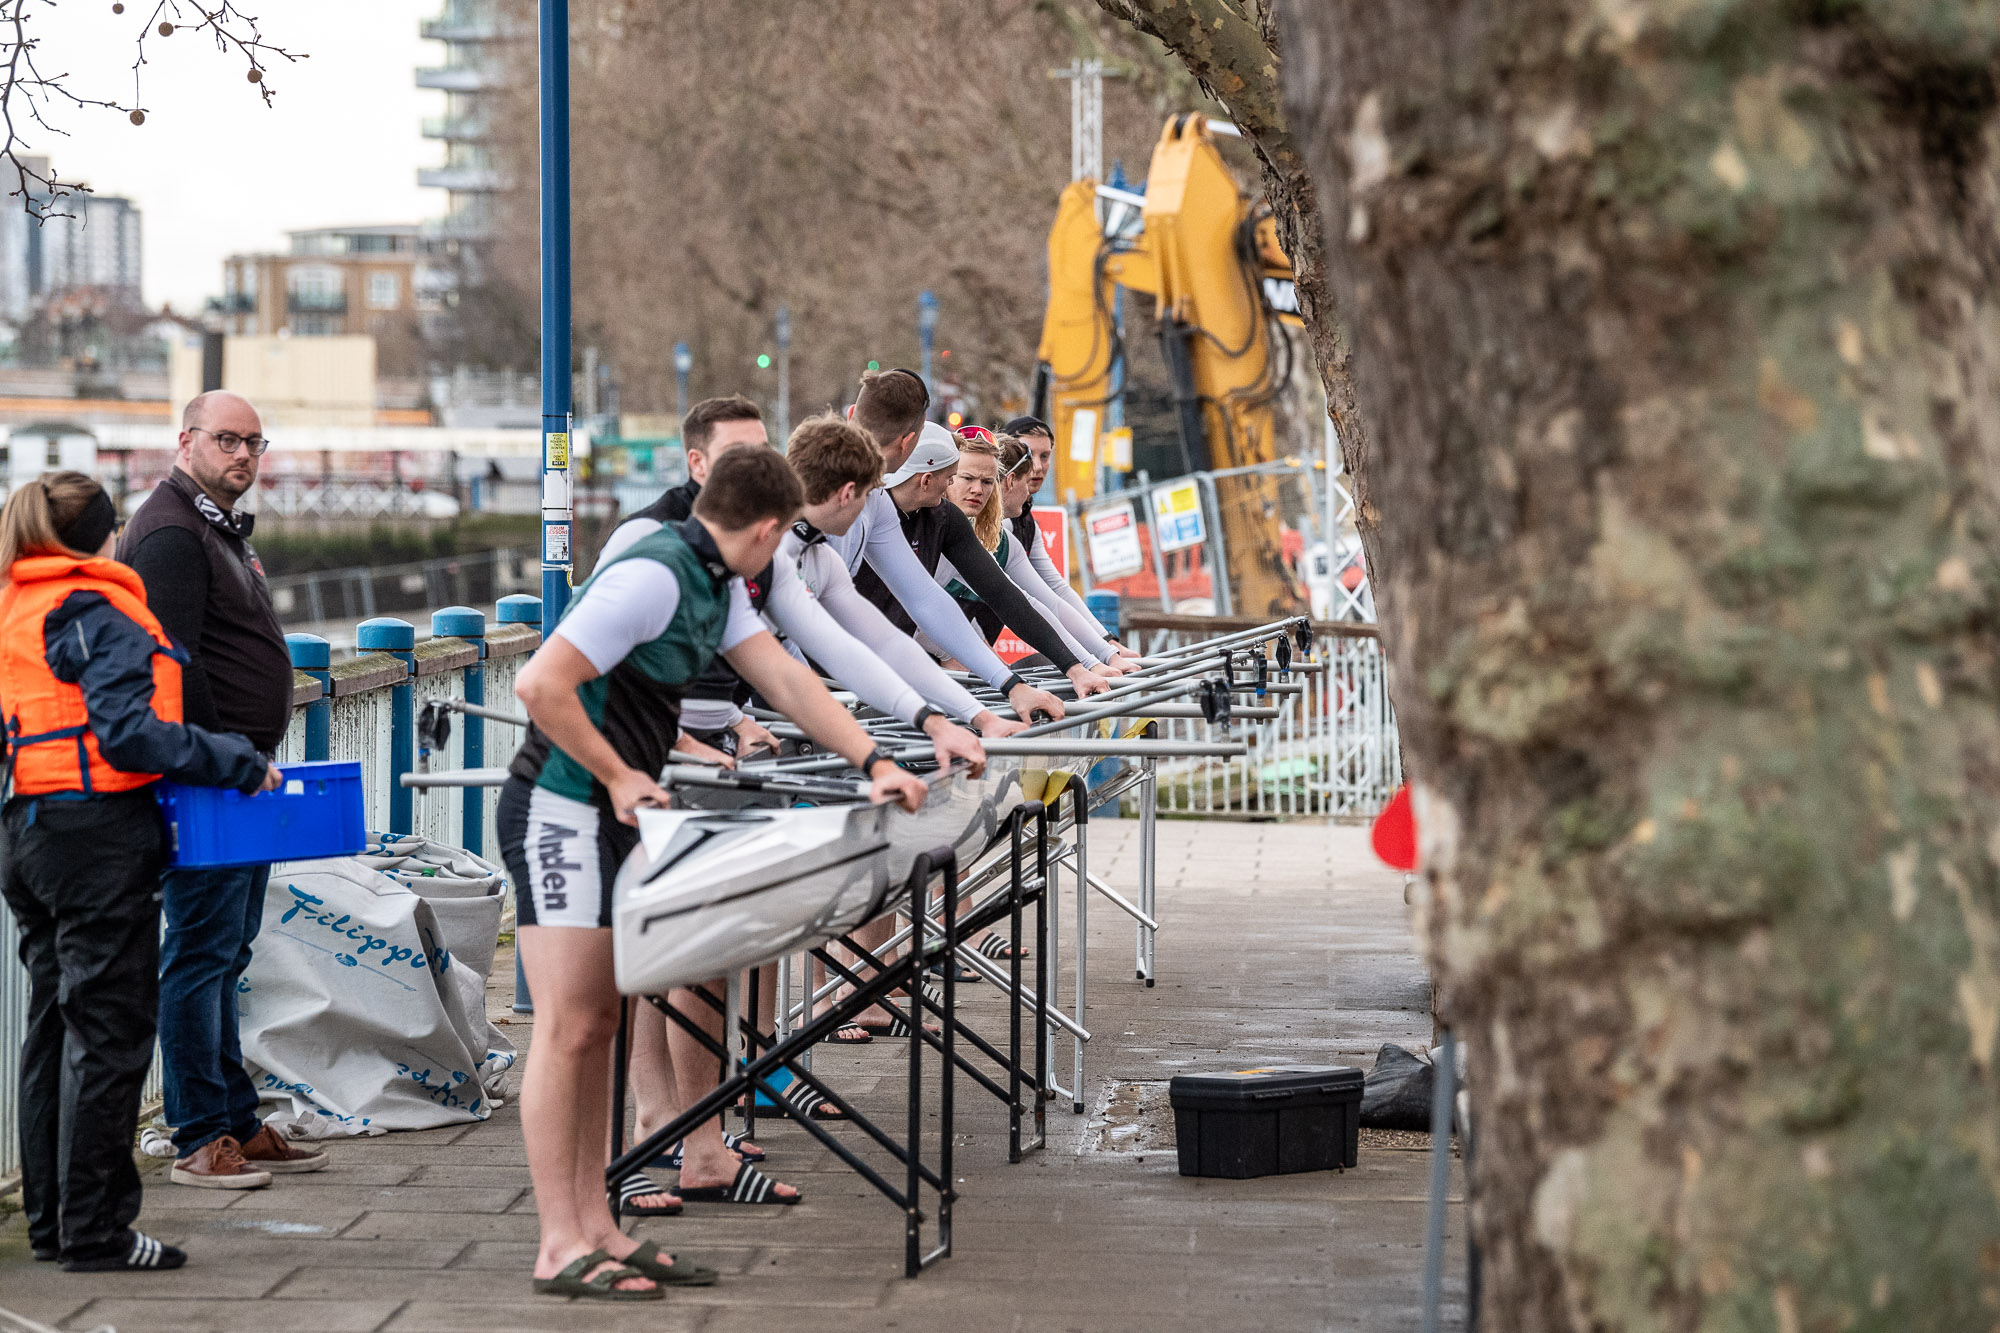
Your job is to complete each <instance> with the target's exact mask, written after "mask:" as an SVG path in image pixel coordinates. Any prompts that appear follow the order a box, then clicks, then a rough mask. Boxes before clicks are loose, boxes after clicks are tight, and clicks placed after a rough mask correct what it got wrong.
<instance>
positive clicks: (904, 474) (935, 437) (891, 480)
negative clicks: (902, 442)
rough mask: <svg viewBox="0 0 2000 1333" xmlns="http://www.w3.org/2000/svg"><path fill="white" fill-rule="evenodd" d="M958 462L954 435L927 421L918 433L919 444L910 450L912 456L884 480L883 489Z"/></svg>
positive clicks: (956, 443) (956, 442)
mask: <svg viewBox="0 0 2000 1333" xmlns="http://www.w3.org/2000/svg"><path fill="white" fill-rule="evenodd" d="M957 461H958V441H957V439H955V438H954V437H953V436H952V433H951V432H950V431H948V430H946V429H945V428H944V427H943V426H940V425H938V424H937V422H935V421H926V422H925V423H924V428H923V430H921V431H919V432H918V433H917V442H916V444H915V445H914V446H912V447H911V449H910V456H909V457H908V458H906V459H904V460H903V466H901V467H899V468H897V469H896V470H895V471H894V472H891V473H890V474H889V475H888V476H886V477H884V478H882V488H883V489H884V490H887V489H889V488H890V487H892V486H900V485H902V484H903V483H904V482H906V481H908V480H909V479H910V478H911V477H915V476H918V475H920V474H922V473H925V472H937V471H940V470H941V469H944V468H948V467H950V466H951V465H952V464H953V463H956V462H957Z"/></svg>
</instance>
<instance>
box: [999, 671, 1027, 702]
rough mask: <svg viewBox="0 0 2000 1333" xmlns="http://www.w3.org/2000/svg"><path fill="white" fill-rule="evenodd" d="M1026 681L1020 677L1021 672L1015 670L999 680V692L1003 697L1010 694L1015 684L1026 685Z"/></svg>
mask: <svg viewBox="0 0 2000 1333" xmlns="http://www.w3.org/2000/svg"><path fill="white" fill-rule="evenodd" d="M1027 683H1028V682H1027V681H1025V680H1022V679H1021V673H1020V672H1018V671H1016V672H1015V673H1014V674H1013V675H1011V676H1009V677H1007V679H1005V680H1003V681H1001V682H1000V693H1001V695H1002V696H1003V697H1004V696H1006V695H1009V694H1012V693H1013V692H1014V687H1015V686H1016V685H1026V684H1027Z"/></svg>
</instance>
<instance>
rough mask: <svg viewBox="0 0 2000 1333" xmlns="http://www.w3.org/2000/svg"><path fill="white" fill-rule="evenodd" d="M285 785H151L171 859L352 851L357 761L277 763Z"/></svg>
mask: <svg viewBox="0 0 2000 1333" xmlns="http://www.w3.org/2000/svg"><path fill="white" fill-rule="evenodd" d="M278 771H279V772H281V773H283V774H284V775H285V785H284V786H282V787H279V788H278V789H277V790H275V791H268V792H260V793H258V794H257V795H255V796H245V795H244V794H243V793H242V792H239V791H236V790H234V789H233V788H229V787H185V786H182V785H181V784H180V783H178V782H161V783H157V784H155V786H154V791H155V792H156V793H157V794H158V797H159V802H160V813H161V814H163V815H164V816H166V821H167V834H168V838H169V841H170V844H171V846H172V852H171V854H170V856H169V858H168V859H169V861H170V863H171V864H173V865H177V866H243V865H263V864H265V863H266V862H270V861H304V860H310V859H311V858H313V857H316V856H352V855H353V854H354V853H356V852H358V851H360V850H361V849H362V848H363V847H364V846H366V845H367V841H368V830H367V828H366V826H365V824H366V821H365V819H364V817H363V814H362V806H361V765H360V764H359V763H357V762H355V761H353V760H333V761H330V762H325V763H317V764H280V765H279V766H278Z"/></svg>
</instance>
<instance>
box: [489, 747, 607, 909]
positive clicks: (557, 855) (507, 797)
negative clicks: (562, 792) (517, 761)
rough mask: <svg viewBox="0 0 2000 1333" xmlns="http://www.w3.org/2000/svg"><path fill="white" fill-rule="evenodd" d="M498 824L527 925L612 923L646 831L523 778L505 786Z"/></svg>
mask: <svg viewBox="0 0 2000 1333" xmlns="http://www.w3.org/2000/svg"><path fill="white" fill-rule="evenodd" d="M494 827H495V829H496V831H497V832H498V834H499V837H500V859H501V860H502V861H504V862H506V864H507V878H508V879H510V880H512V881H513V883H514V915H515V919H516V921H518V922H519V924H521V925H523V926H580V927H583V928H585V929H598V930H608V929H609V928H610V926H611V886H612V885H613V884H615V883H617V881H618V868H619V867H620V866H622V865H624V864H625V858H626V857H628V856H630V855H631V854H632V849H633V848H634V847H637V846H638V845H639V830H638V829H636V828H633V827H632V826H631V825H629V824H621V823H619V822H618V821H617V820H616V819H613V818H612V817H611V816H610V815H608V814H606V813H604V811H602V810H601V809H599V808H598V807H597V806H595V805H592V804H590V803H588V802H586V801H574V800H571V799H570V798H569V797H567V796H558V795H557V794H556V793H554V792H552V791H548V790H546V789H545V788H542V787H537V786H535V785H534V784H533V783H531V782H529V781H528V780H527V779H526V778H522V777H519V776H514V777H509V778H508V779H507V781H506V782H504V783H502V784H501V786H500V801H499V804H498V805H497V807H496V808H495V810H494Z"/></svg>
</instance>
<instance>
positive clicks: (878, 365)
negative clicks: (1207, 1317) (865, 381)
mask: <svg viewBox="0 0 2000 1333" xmlns="http://www.w3.org/2000/svg"><path fill="white" fill-rule="evenodd" d="M868 368H869V369H870V370H880V369H881V368H882V363H881V362H880V361H870V362H869V363H868Z"/></svg>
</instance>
